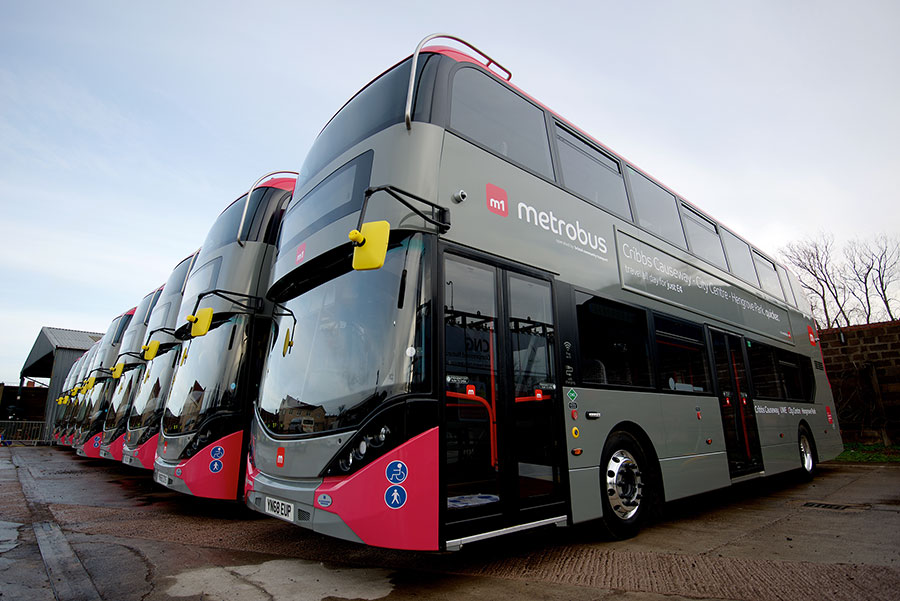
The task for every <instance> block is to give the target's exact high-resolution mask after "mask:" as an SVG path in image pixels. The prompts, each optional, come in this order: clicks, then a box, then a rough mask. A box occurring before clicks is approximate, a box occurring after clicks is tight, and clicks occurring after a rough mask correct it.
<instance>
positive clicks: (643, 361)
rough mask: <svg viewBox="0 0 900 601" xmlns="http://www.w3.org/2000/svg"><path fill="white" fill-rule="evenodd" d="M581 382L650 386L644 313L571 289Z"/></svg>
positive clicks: (650, 378)
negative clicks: (575, 319) (573, 295)
mask: <svg viewBox="0 0 900 601" xmlns="http://www.w3.org/2000/svg"><path fill="white" fill-rule="evenodd" d="M575 302H576V315H577V319H578V340H579V348H580V355H581V379H582V382H583V383H584V384H600V385H604V384H605V385H613V386H638V387H645V388H646V387H651V386H653V380H652V377H651V373H650V359H649V357H650V348H649V337H648V335H647V314H646V313H645V312H644V311H643V310H641V309H636V308H634V307H629V306H627V305H622V304H619V303H614V302H611V301H608V300H605V299H601V298H599V297H596V296H590V295H588V294H584V293H582V292H576V293H575Z"/></svg>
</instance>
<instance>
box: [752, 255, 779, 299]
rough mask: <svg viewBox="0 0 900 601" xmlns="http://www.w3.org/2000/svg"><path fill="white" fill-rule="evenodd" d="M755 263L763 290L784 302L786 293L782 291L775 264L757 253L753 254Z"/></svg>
mask: <svg viewBox="0 0 900 601" xmlns="http://www.w3.org/2000/svg"><path fill="white" fill-rule="evenodd" d="M753 262H754V263H755V264H756V273H757V275H759V283H760V284H761V285H762V289H763V290H765V291H766V292H768V293H769V294H771V295H772V296H774V297H776V298H780V299H781V300H784V291H783V290H782V289H781V283H780V282H779V281H778V273H777V272H776V271H775V264H774V263H772V261H770V260H768V259H767V258H765V257H764V256H762V255H761V254H759V253H758V252H756V251H754V252H753Z"/></svg>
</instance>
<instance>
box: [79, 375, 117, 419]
mask: <svg viewBox="0 0 900 601" xmlns="http://www.w3.org/2000/svg"><path fill="white" fill-rule="evenodd" d="M109 381H110V380H109V379H108V378H107V379H104V380H98V381H97V382H96V383H95V384H94V387H93V388H92V389H91V390H90V392H89V393H88V396H87V398H86V399H84V401H83V404H82V406H81V409H80V410H79V411H78V421H79V422H80V421H81V420H83V419H84V418H85V417H86V416H87V417H89V418H90V420H91V421H93V420H94V418H95V417H96V415H95V414H96V413H97V412H98V411H100V406H101V405H102V401H103V399H104V398H107V396H108V395H105V394H104V393H105V392H106V387H107V385H108V384H109Z"/></svg>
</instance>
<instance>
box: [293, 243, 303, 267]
mask: <svg viewBox="0 0 900 601" xmlns="http://www.w3.org/2000/svg"><path fill="white" fill-rule="evenodd" d="M305 258H306V242H304V243H303V244H301V245H300V246H298V247H297V259H296V260H295V261H294V265H299V264H300V263H302V262H303V259H305Z"/></svg>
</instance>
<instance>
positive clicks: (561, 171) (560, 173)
mask: <svg viewBox="0 0 900 601" xmlns="http://www.w3.org/2000/svg"><path fill="white" fill-rule="evenodd" d="M550 126H552V129H553V132H552V134H551V136H550V137H551V139H552V147H553V160H554V163H555V170H554V171H555V173H556V183H557V185H559V187H561V188H562V189H563V190H565V191H566V192H568V193H569V194H572V195H574V196H576V197H578V198H580V199H581V200H583V201H584V202H586V203H588V204H589V205H591V206H592V207H595V208H598V209H601V210H603V211H606V212H607V213H609V214H610V215H612V216H614V217H616V218H619V219H622V220H624V221H627V222H628V223H635V220H634V208H633V206H632V202H631V195H630V194H629V193H628V183H627V180H626V179H625V167H626V166H627V163H625V162H624V161H621V160H619V159H618V158H616V157H615V156H613V155H612V154H611V153H609V152H606V151H605V150H603V149H602V148H600V147H599V146H598V145H597V144H594V143H593V142H592V141H591V140H590V139H589V138H587V137H586V136H585V135H583V134H581V133H579V132H578V131H577V130H576V129H575V128H574V127H572V126H570V125H568V124H567V123H565V122H564V121H562V120H560V119H557V118H551V119H550ZM559 130H562V131H563V132H565V133H566V134H568V135H570V136H571V137H573V138H575V140H577V141H579V142H581V143H582V144H584V145H585V146H586V147H587V148H588V149H590V150H593V151H594V152H596V153H597V154H598V155H600V156H601V157H603V158H605V159H607V160H608V161H609V162H611V163H612V164H613V165H615V166H616V168H617V169H618V170H617V171H614V170H613V169H612V168H611V167H609V166H608V165H607V164H606V163H604V162H601V161H597V160H596V159H594V158H593V157H591V156H590V155H587V154H586V153H583V154H585V155H586V156H587V158H588V159H589V160H592V161H594V162H595V163H597V164H598V165H600V167H601V168H603V169H608V170H609V171H610V172H611V173H613V174H614V175H617V176H618V177H619V178H620V179H621V180H622V192H623V193H624V195H625V208H626V209H627V211H628V215H623V214H620V213H618V212H616V211H614V210H613V209H612V208H610V207H607V206H604V205H601V204H598V203H597V202H595V201H593V200H591V199H589V198H587V197H586V196H584V195H583V194H581V193H580V192H579V191H577V190H575V189H573V188H570V187H569V185H568V184H567V183H566V175H565V168H564V165H563V160H562V156H561V154H560V144H568V142H566V140H564V139H562V140H561V139H560V136H559V134H558V133H557V132H558V131H559ZM570 145H571V144H570ZM573 149H574V150H575V152H582V151H581V150H580V149H578V148H576V147H574V146H573Z"/></svg>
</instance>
